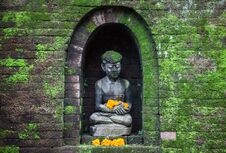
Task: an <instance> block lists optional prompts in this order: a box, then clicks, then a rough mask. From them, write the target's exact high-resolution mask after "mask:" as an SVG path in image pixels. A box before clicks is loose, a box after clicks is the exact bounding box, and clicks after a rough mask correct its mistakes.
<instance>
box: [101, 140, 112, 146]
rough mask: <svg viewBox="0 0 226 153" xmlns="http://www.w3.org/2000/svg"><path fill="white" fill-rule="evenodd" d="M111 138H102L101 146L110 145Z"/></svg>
mask: <svg viewBox="0 0 226 153" xmlns="http://www.w3.org/2000/svg"><path fill="white" fill-rule="evenodd" d="M111 142H112V141H111V140H109V139H104V140H103V141H102V142H101V146H111Z"/></svg>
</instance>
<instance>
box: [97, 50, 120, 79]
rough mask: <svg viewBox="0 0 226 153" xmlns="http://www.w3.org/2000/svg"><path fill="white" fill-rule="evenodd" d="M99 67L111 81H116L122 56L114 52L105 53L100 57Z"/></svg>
mask: <svg viewBox="0 0 226 153" xmlns="http://www.w3.org/2000/svg"><path fill="white" fill-rule="evenodd" d="M101 59H102V64H101V67H102V69H103V71H105V72H106V74H107V76H108V77H109V78H112V79H117V78H118V76H119V74H120V72H121V63H120V62H121V60H122V55H121V54H119V53H118V52H116V51H113V50H110V51H106V52H105V53H104V54H103V55H102V56H101Z"/></svg>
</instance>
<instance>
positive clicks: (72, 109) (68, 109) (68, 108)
mask: <svg viewBox="0 0 226 153" xmlns="http://www.w3.org/2000/svg"><path fill="white" fill-rule="evenodd" d="M75 110H76V108H75V107H74V106H66V107H65V108H64V114H65V115H70V114H73V113H75Z"/></svg>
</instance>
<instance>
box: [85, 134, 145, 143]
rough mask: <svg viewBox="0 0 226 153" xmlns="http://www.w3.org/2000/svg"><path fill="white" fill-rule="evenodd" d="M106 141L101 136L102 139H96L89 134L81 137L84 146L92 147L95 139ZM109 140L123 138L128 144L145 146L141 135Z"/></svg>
mask: <svg viewBox="0 0 226 153" xmlns="http://www.w3.org/2000/svg"><path fill="white" fill-rule="evenodd" d="M97 138H98V139H101V140H102V139H104V138H105V137H103V136H100V137H95V136H91V135H88V134H84V135H82V137H81V143H82V144H84V145H90V144H91V142H92V140H94V139H97ZM108 138H109V139H114V138H123V139H124V140H125V142H126V144H133V145H134V144H143V137H142V136H141V135H129V136H118V137H108Z"/></svg>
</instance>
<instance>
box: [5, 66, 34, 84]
mask: <svg viewBox="0 0 226 153" xmlns="http://www.w3.org/2000/svg"><path fill="white" fill-rule="evenodd" d="M32 69H33V65H29V66H26V67H20V68H19V70H18V71H17V72H16V73H14V74H13V75H11V76H10V77H9V78H7V80H6V81H7V82H8V83H17V82H28V81H29V78H30V71H31V70H32Z"/></svg>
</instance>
